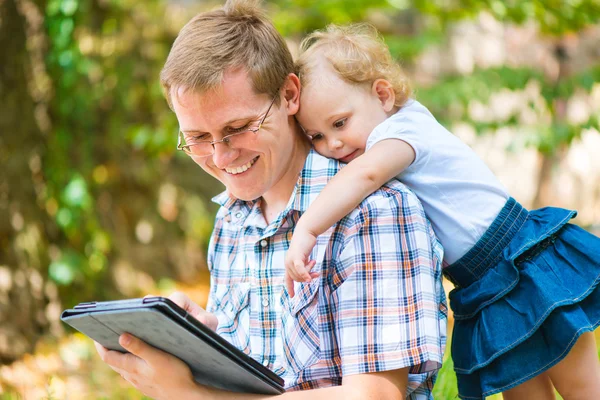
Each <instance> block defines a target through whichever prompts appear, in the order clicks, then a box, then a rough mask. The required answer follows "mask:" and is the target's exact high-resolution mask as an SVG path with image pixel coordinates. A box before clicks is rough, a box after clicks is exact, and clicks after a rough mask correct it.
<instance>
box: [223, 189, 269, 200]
mask: <svg viewBox="0 0 600 400" xmlns="http://www.w3.org/2000/svg"><path fill="white" fill-rule="evenodd" d="M227 192H228V193H229V195H230V196H232V197H235V198H236V199H238V200H242V201H254V200H256V199H258V198H259V197H260V196H262V193H257V191H256V190H251V191H246V190H236V189H234V188H227Z"/></svg>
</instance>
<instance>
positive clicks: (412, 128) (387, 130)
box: [366, 107, 437, 169]
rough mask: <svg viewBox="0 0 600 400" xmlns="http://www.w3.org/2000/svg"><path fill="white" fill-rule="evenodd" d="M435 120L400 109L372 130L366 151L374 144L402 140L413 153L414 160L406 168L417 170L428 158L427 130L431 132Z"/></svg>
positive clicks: (423, 113) (409, 110) (422, 114)
mask: <svg viewBox="0 0 600 400" xmlns="http://www.w3.org/2000/svg"><path fill="white" fill-rule="evenodd" d="M435 123H437V122H436V121H435V119H434V118H433V117H432V116H431V115H430V114H427V113H425V112H417V111H413V110H412V107H409V109H408V110H403V109H401V110H400V111H398V113H397V114H395V115H393V116H391V117H390V118H388V119H387V120H385V121H384V122H383V123H381V124H379V125H378V126H376V127H375V129H373V132H371V134H370V135H369V138H368V139H367V144H366V149H367V151H368V150H369V149H370V148H371V147H373V146H374V145H375V144H376V143H379V142H381V141H382V140H387V139H396V140H402V141H404V142H406V143H408V144H409V145H410V146H411V147H412V148H413V150H414V151H415V160H414V161H413V162H412V164H411V165H410V166H409V167H408V168H411V169H412V168H418V167H419V166H420V165H424V164H425V163H426V162H427V159H428V158H429V152H430V150H429V149H430V144H429V135H428V132H427V131H428V130H431V131H432V130H433V129H434V126H433V124H435Z"/></svg>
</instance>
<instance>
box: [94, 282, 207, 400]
mask: <svg viewBox="0 0 600 400" xmlns="http://www.w3.org/2000/svg"><path fill="white" fill-rule="evenodd" d="M169 299H170V300H171V301H173V302H174V303H175V304H177V305H178V306H179V307H181V308H183V309H184V310H185V311H187V312H188V313H189V314H190V315H192V316H193V317H194V318H196V319H197V320H198V321H200V322H202V323H203V324H204V325H206V326H208V327H209V328H210V329H212V330H216V329H217V317H216V316H215V315H214V314H211V313H209V312H208V311H206V310H204V309H203V308H202V307H200V306H199V305H198V304H196V303H194V302H193V301H192V300H191V299H190V298H189V297H188V296H187V295H186V294H184V293H182V292H175V293H173V294H171V295H170V296H169ZM119 344H120V345H121V346H123V348H124V349H125V350H127V351H128V352H129V353H125V354H123V353H121V352H118V351H114V350H108V349H106V348H105V347H104V346H102V345H101V344H99V343H95V346H96V350H97V351H98V354H100V358H101V359H102V361H104V362H105V363H107V364H108V365H109V366H110V367H111V368H112V369H113V370H115V371H116V372H117V373H119V374H120V375H121V376H122V377H123V378H124V379H125V380H127V381H128V382H129V383H131V384H132V385H133V386H134V387H135V388H136V389H138V390H140V391H141V392H142V393H144V394H145V395H146V396H149V397H152V398H154V399H179V398H185V397H187V396H189V394H191V393H201V392H203V391H208V389H206V388H204V387H203V386H200V385H198V384H196V383H195V382H194V379H193V377H192V372H191V371H190V368H189V367H188V366H187V364H185V363H184V362H183V361H181V360H180V359H179V358H177V357H174V356H172V355H171V354H168V353H165V352H163V351H161V350H158V349H156V348H154V347H152V346H150V345H148V344H147V343H144V342H143V341H142V340H140V339H138V338H136V337H134V336H132V335H130V334H127V333H125V334H123V335H121V336H120V337H119Z"/></svg>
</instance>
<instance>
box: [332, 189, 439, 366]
mask: <svg viewBox="0 0 600 400" xmlns="http://www.w3.org/2000/svg"><path fill="white" fill-rule="evenodd" d="M382 191H384V192H385V191H386V189H385V187H384V188H383V189H382ZM388 194H389V196H387V197H383V196H382V197H380V196H375V197H379V198H378V199H376V200H375V201H373V200H371V201H369V200H367V201H365V202H363V203H362V204H361V206H360V209H359V210H360V211H359V212H358V213H355V215H354V218H353V222H352V223H349V224H348V226H349V228H348V229H349V230H348V231H347V232H346V234H347V236H346V240H345V243H344V246H343V249H342V250H341V253H340V256H339V258H338V265H337V273H336V275H337V277H336V279H339V281H341V284H340V285H339V287H337V288H336V290H335V291H334V292H333V295H332V296H333V297H332V300H333V303H334V304H335V306H334V309H335V310H336V315H335V317H334V318H335V320H336V324H335V326H336V339H337V343H338V345H339V354H340V358H341V366H342V375H343V376H346V375H353V374H362V373H370V372H378V371H388V370H395V369H400V368H406V367H410V369H409V371H410V373H412V374H416V373H423V372H428V371H433V370H436V369H438V368H439V367H440V366H441V363H442V355H443V351H444V345H445V334H446V332H445V329H446V326H445V323H446V315H445V313H446V308H445V307H446V306H445V297H444V296H445V295H444V292H443V288H442V285H441V259H442V257H443V254H442V250H441V246H440V245H439V242H437V240H436V239H435V236H434V235H433V233H432V230H431V226H430V225H429V224H428V223H427V220H426V217H425V214H424V212H423V209H422V207H421V205H420V203H419V202H418V200H417V198H416V196H414V194H412V193H411V192H403V193H402V194H398V192H396V191H394V190H391V189H388Z"/></svg>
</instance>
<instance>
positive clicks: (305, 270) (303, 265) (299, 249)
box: [285, 228, 319, 297]
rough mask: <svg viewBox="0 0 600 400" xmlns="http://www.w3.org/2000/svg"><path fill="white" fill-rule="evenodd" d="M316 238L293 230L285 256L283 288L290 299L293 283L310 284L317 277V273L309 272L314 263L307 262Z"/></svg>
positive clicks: (292, 292)
mask: <svg viewBox="0 0 600 400" xmlns="http://www.w3.org/2000/svg"><path fill="white" fill-rule="evenodd" d="M316 243H317V237H316V236H315V235H313V234H311V233H310V232H308V231H304V230H301V229H300V230H299V229H297V228H296V229H295V230H294V236H293V237H292V242H291V243H290V248H289V249H288V252H287V254H286V255H285V286H286V288H287V291H288V293H289V294H290V297H294V294H295V293H294V281H296V282H310V280H311V279H313V278H316V277H318V276H319V273H318V272H310V270H311V269H312V268H313V267H314V266H315V264H316V261H314V260H311V261H308V257H309V256H310V253H311V252H312V250H313V248H314V247H315V244H316Z"/></svg>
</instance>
